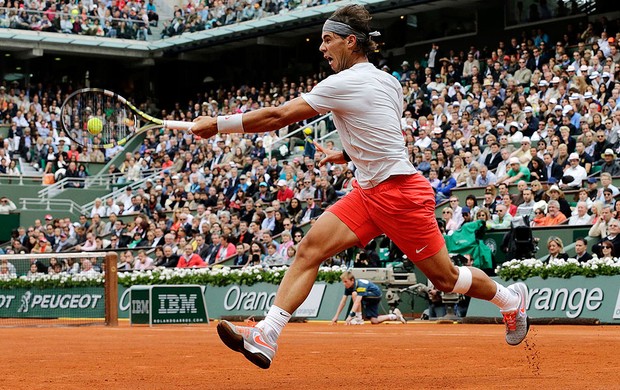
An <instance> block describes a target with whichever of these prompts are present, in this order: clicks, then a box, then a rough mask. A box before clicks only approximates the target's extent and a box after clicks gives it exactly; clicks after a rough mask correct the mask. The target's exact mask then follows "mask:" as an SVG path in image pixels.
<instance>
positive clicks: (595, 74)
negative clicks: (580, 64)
mask: <svg viewBox="0 0 620 390" xmlns="http://www.w3.org/2000/svg"><path fill="white" fill-rule="evenodd" d="M598 76H600V74H599V73H598V72H597V71H596V70H595V71H594V72H592V74H591V75H590V80H594V79H595V78H597V77H598Z"/></svg>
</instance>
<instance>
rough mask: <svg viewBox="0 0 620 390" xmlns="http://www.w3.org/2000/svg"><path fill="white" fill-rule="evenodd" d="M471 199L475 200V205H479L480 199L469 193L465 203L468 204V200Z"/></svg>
mask: <svg viewBox="0 0 620 390" xmlns="http://www.w3.org/2000/svg"><path fill="white" fill-rule="evenodd" d="M468 199H471V200H473V201H474V206H478V200H477V199H476V197H475V196H474V195H472V194H469V195H467V197H466V198H465V204H467V200H468Z"/></svg>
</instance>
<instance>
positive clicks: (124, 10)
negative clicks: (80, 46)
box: [0, 0, 159, 40]
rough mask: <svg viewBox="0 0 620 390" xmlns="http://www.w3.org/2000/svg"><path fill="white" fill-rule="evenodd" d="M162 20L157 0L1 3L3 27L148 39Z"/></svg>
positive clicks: (31, 0) (2, 0) (9, 0)
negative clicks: (153, 28)
mask: <svg viewBox="0 0 620 390" xmlns="http://www.w3.org/2000/svg"><path fill="white" fill-rule="evenodd" d="M158 20H159V15H158V14H157V10H156V7H155V5H154V4H153V0H149V1H148V3H145V2H141V1H133V0H129V1H125V0H112V1H101V2H99V1H96V0H95V1H93V0H86V1H80V2H75V3H72V4H70V3H68V2H62V1H57V0H49V1H38V0H30V1H18V0H15V1H11V0H6V4H5V0H0V28H14V29H21V30H34V31H43V32H62V33H65V34H82V35H92V36H101V37H103V36H105V37H109V38H125V39H141V40H146V39H147V35H148V34H151V30H150V27H151V26H156V25H157V21H158Z"/></svg>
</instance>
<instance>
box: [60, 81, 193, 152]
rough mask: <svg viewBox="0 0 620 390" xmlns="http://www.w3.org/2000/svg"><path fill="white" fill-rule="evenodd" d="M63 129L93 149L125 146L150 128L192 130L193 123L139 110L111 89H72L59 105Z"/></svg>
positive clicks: (82, 144) (74, 138) (78, 142)
mask: <svg viewBox="0 0 620 390" xmlns="http://www.w3.org/2000/svg"><path fill="white" fill-rule="evenodd" d="M60 117H61V120H60V122H61V124H62V128H63V130H64V131H65V134H66V135H67V137H69V138H71V140H72V141H74V142H75V143H77V144H79V145H81V146H84V147H91V148H93V149H109V148H113V147H115V146H117V145H119V146H123V145H124V144H126V143H127V141H129V140H130V139H131V138H133V137H134V136H136V135H137V134H140V133H143V132H145V131H147V130H150V129H155V128H166V129H176V130H190V131H191V128H192V127H193V126H194V123H193V122H182V121H167V120H162V119H158V118H154V117H152V116H150V115H149V114H147V113H145V112H142V111H140V110H139V109H138V108H136V106H134V105H133V104H132V103H131V102H129V101H128V100H127V99H125V98H124V97H122V96H121V95H118V94H116V93H114V92H112V91H108V90H106V89H100V88H84V89H80V90H78V91H75V92H73V93H72V94H71V95H69V96H68V97H67V99H66V100H65V101H64V102H63V104H62V106H61V107H60Z"/></svg>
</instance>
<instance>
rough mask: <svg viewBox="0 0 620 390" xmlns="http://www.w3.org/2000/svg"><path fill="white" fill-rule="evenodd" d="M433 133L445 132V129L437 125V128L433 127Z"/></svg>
mask: <svg viewBox="0 0 620 390" xmlns="http://www.w3.org/2000/svg"><path fill="white" fill-rule="evenodd" d="M433 133H435V134H441V133H443V130H441V127H435V128H434V129H433Z"/></svg>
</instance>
